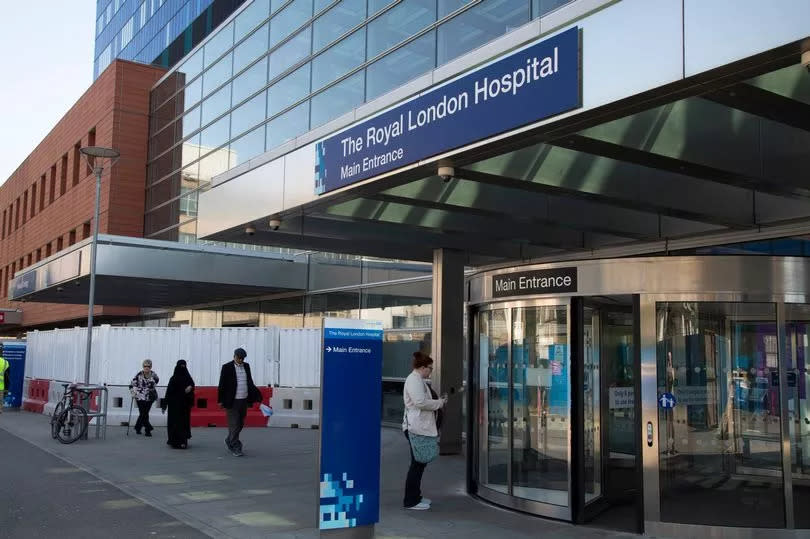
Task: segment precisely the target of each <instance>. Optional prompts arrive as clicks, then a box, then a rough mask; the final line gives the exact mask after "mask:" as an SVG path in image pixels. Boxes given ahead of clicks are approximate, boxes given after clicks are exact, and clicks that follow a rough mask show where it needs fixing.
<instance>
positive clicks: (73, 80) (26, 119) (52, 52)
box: [0, 0, 96, 183]
mask: <svg viewBox="0 0 810 539" xmlns="http://www.w3.org/2000/svg"><path fill="white" fill-rule="evenodd" d="M95 17H96V2H95V0H26V1H25V2H20V1H14V2H10V1H8V0H3V17H2V19H0V50H2V51H4V54H3V65H2V67H3V82H2V84H0V103H3V104H4V105H3V112H2V116H0V118H2V119H0V183H3V182H5V181H6V180H7V179H8V177H9V176H10V175H11V174H12V173H13V172H14V171H15V170H16V169H17V167H19V166H20V164H22V162H23V160H24V159H25V158H26V157H27V156H28V154H30V153H31V152H32V151H33V150H34V148H36V146H37V144H39V143H40V142H41V141H42V139H43V138H45V135H47V134H48V132H49V131H50V130H51V129H53V127H54V126H55V125H56V123H57V122H58V121H59V120H60V118H62V116H63V115H64V114H65V113H66V112H67V111H68V109H70V107H71V106H72V105H73V104H74V103H75V102H76V101H77V100H78V99H79V97H80V96H81V95H82V94H83V93H84V91H85V90H87V88H88V87H89V86H90V84H91V83H92V82H93V44H94V38H95Z"/></svg>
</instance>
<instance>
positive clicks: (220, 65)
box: [203, 54, 232, 95]
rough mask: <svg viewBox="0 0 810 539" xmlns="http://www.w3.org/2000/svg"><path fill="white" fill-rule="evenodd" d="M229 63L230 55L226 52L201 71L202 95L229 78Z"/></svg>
mask: <svg viewBox="0 0 810 539" xmlns="http://www.w3.org/2000/svg"><path fill="white" fill-rule="evenodd" d="M231 63H232V62H231V55H230V54H228V55H227V56H225V57H224V58H222V60H220V61H219V62H217V63H216V65H214V66H212V67H211V68H210V69H209V70H208V71H206V72H205V73H203V95H208V94H210V93H211V92H212V91H213V90H215V89H216V88H218V87H219V86H221V85H222V84H224V83H225V81H227V80H228V79H230V78H231V67H232V66H231Z"/></svg>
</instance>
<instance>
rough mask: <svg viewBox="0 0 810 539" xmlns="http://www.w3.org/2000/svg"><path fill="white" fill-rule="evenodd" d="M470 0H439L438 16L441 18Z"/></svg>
mask: <svg viewBox="0 0 810 539" xmlns="http://www.w3.org/2000/svg"><path fill="white" fill-rule="evenodd" d="M470 2H472V0H439V18H440V19H441V18H442V17H444V16H445V15H447V14H448V13H451V12H453V11H455V10H457V9H458V8H460V7H461V6H464V5H467V4H469V3H470Z"/></svg>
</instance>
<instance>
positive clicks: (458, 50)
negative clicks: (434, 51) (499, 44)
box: [438, 0, 529, 65]
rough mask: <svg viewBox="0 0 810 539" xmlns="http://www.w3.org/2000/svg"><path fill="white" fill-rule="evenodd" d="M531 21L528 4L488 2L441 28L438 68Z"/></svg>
mask: <svg viewBox="0 0 810 539" xmlns="http://www.w3.org/2000/svg"><path fill="white" fill-rule="evenodd" d="M528 21H529V2H528V1H526V0H519V1H518V0H485V1H484V2H482V3H481V4H478V5H477V6H475V7H472V8H470V9H468V10H467V11H465V12H464V13H462V14H461V15H459V16H457V17H453V18H452V19H450V20H449V21H447V22H446V23H444V24H442V25H441V26H440V27H439V36H438V43H439V45H438V47H439V50H438V57H439V65H442V64H444V63H446V62H448V61H450V60H452V59H453V58H457V57H458V56H461V55H462V54H464V53H465V52H469V51H471V50H473V49H475V48H476V47H479V46H481V45H483V44H484V43H487V42H488V41H491V40H493V39H495V38H496V37H500V36H502V35H504V34H505V33H507V32H509V31H510V30H513V29H515V28H517V27H518V26H521V25H522V24H525V23H527V22H528Z"/></svg>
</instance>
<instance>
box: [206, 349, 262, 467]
mask: <svg viewBox="0 0 810 539" xmlns="http://www.w3.org/2000/svg"><path fill="white" fill-rule="evenodd" d="M246 357H247V352H245V350H244V349H243V348H237V349H236V350H234V351H233V361H230V362H228V363H226V364H224V365H223V366H222V370H221V371H220V373H219V389H218V391H217V402H218V403H219V405H220V406H222V407H223V408H225V414H226V415H227V417H228V437H227V438H225V445H226V446H227V447H228V450H229V451H230V452H231V453H232V454H233V455H234V456H235V457H241V456H242V442H241V441H240V440H239V433H240V432H242V427H244V426H245V416H246V415H247V409H248V407H249V406H250V405H251V404H253V403H254V402H261V400H262V394H261V392H260V391H259V388H257V387H256V385H255V384H254V383H253V377H252V376H251V375H250V365H248V364H247V363H245V358H246Z"/></svg>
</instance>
